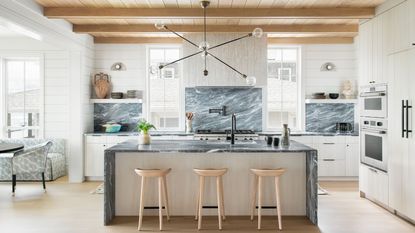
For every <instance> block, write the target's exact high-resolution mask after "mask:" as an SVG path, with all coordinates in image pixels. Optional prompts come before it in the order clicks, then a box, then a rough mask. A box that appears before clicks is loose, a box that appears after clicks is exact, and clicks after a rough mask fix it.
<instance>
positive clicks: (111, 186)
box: [104, 140, 318, 225]
mask: <svg viewBox="0 0 415 233" xmlns="http://www.w3.org/2000/svg"><path fill="white" fill-rule="evenodd" d="M120 152H121V153H122V152H133V153H134V152H142V153H148V152H154V153H171V152H183V153H195V154H194V155H195V156H209V154H210V153H242V152H247V153H249V152H250V153H253V152H257V153H290V152H291V153H296V152H305V153H306V191H307V194H306V215H307V217H308V218H309V219H310V221H311V222H312V223H313V224H315V225H317V223H318V215H317V204H318V196H317V191H318V188H317V166H318V164H317V161H318V158H317V151H316V150H315V149H313V148H310V147H308V146H306V145H303V144H301V143H298V142H295V141H291V144H290V146H288V147H273V146H267V145H266V143H265V142H264V141H262V140H261V141H256V143H252V144H245V145H234V146H230V145H227V144H209V143H208V142H206V141H186V140H184V141H175V142H169V141H154V142H153V143H152V144H151V145H143V146H138V145H137V142H136V141H135V140H129V141H126V142H123V143H120V144H117V145H115V146H113V147H111V148H108V149H106V150H105V158H104V166H105V168H104V171H105V174H104V185H105V186H104V187H105V189H104V225H110V224H111V221H112V219H113V218H114V217H115V185H116V184H115V161H116V160H115V156H116V154H117V153H120ZM260 155H261V154H258V156H260Z"/></svg>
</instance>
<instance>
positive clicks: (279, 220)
mask: <svg viewBox="0 0 415 233" xmlns="http://www.w3.org/2000/svg"><path fill="white" fill-rule="evenodd" d="M279 182H280V178H279V177H275V196H276V198H277V200H276V201H277V215H278V229H280V230H282V224H281V203H280V190H279V187H280V185H279Z"/></svg>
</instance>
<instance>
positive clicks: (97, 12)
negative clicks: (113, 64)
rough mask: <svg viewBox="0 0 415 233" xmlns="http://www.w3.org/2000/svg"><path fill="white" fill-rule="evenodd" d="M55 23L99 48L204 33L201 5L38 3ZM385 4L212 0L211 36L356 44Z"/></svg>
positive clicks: (374, 0) (145, 0)
mask: <svg viewBox="0 0 415 233" xmlns="http://www.w3.org/2000/svg"><path fill="white" fill-rule="evenodd" d="M36 1H37V2H38V3H39V4H40V5H42V6H43V7H44V14H45V16H47V17H49V18H58V19H66V20H67V21H69V22H71V23H72V24H73V25H74V26H73V29H74V32H77V33H88V34H90V35H92V36H94V38H95V42H96V43H151V42H153V43H163V42H171V43H177V42H180V41H181V40H178V39H177V38H176V37H175V36H174V35H173V34H171V33H169V32H166V31H161V32H160V31H158V30H156V29H155V27H154V23H156V22H163V23H165V24H166V25H168V26H169V27H170V28H171V29H173V30H175V31H177V32H179V33H183V34H185V33H192V32H201V31H202V30H203V27H202V26H201V25H203V17H202V16H203V13H202V10H201V7H200V4H199V0H36ZM383 2H384V0H211V4H210V6H209V8H208V11H207V15H208V19H207V24H208V27H207V28H208V31H209V32H250V31H252V30H253V29H254V28H255V27H261V28H263V29H264V32H266V33H267V34H268V37H269V41H270V43H320V42H321V43H336V42H338V43H352V42H353V37H355V36H356V35H357V33H358V21H359V20H360V19H367V18H371V17H373V16H374V7H376V6H378V5H380V4H382V3H383Z"/></svg>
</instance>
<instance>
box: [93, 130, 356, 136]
mask: <svg viewBox="0 0 415 233" xmlns="http://www.w3.org/2000/svg"><path fill="white" fill-rule="evenodd" d="M257 134H258V135H259V136H278V135H281V132H279V131H263V132H257ZM85 135H87V136H88V135H94V136H137V135H139V133H138V132H118V133H103V132H96V133H85ZM150 135H151V136H193V135H194V133H186V132H184V131H156V132H154V131H153V132H150ZM291 136H359V132H352V133H330V132H329V133H328V132H305V131H293V132H291Z"/></svg>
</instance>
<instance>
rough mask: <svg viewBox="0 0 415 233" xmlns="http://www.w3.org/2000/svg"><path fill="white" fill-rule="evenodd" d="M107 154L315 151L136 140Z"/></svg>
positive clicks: (295, 145) (255, 143)
mask: <svg viewBox="0 0 415 233" xmlns="http://www.w3.org/2000/svg"><path fill="white" fill-rule="evenodd" d="M105 151H106V152H149V153H151V152H156V153H169V152H180V153H226V152H230V153H233V152H235V153H244V152H249V153H279V152H307V151H316V150H315V149H313V148H311V147H309V146H306V145H304V144H301V143H298V142H296V141H291V143H290V146H280V147H275V146H269V145H267V144H266V142H265V141H263V140H257V141H247V142H245V141H241V142H238V141H237V142H236V143H235V144H234V145H231V144H230V142H228V141H200V140H175V141H162V140H160V141H159V140H153V141H152V142H151V144H150V145H138V144H137V141H136V140H128V141H125V142H123V143H120V144H117V145H115V146H113V147H110V148H108V149H106V150H105Z"/></svg>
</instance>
